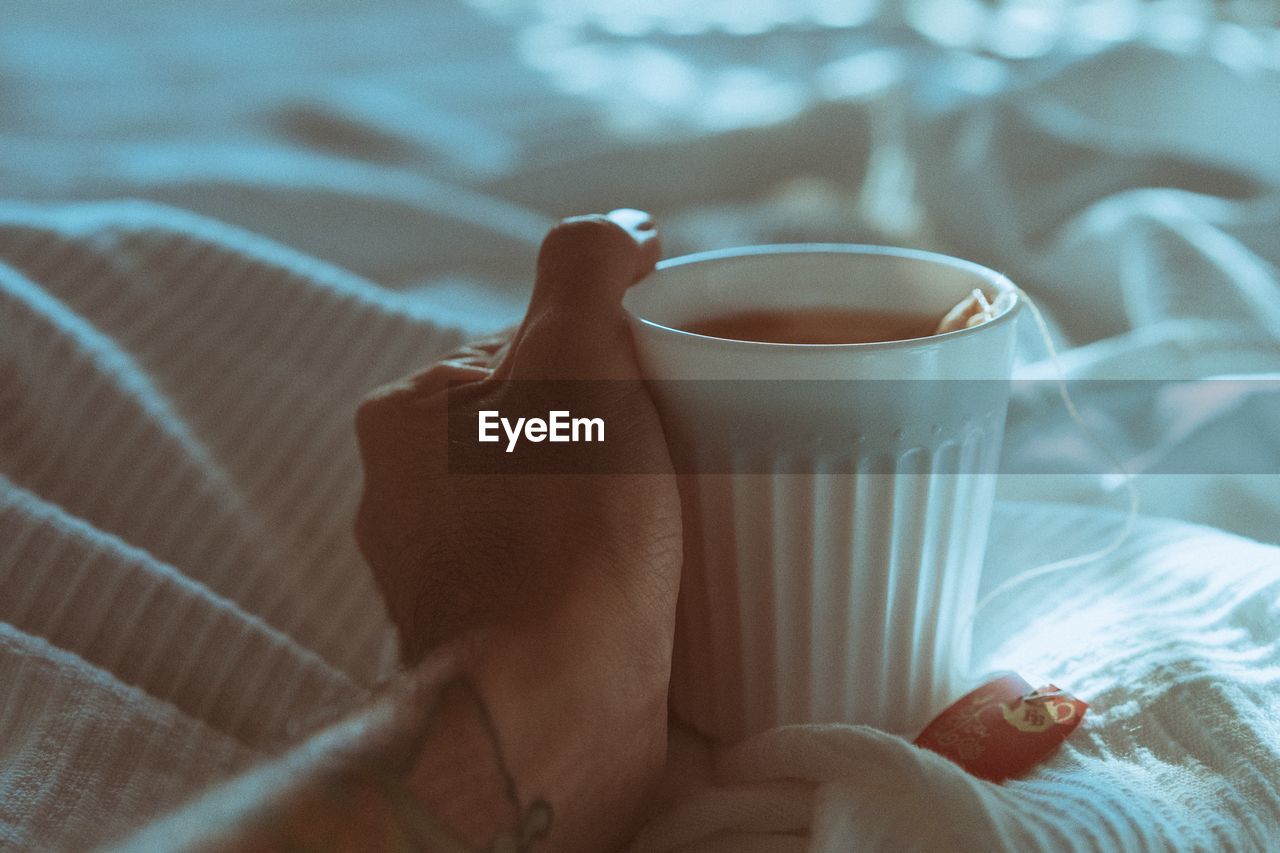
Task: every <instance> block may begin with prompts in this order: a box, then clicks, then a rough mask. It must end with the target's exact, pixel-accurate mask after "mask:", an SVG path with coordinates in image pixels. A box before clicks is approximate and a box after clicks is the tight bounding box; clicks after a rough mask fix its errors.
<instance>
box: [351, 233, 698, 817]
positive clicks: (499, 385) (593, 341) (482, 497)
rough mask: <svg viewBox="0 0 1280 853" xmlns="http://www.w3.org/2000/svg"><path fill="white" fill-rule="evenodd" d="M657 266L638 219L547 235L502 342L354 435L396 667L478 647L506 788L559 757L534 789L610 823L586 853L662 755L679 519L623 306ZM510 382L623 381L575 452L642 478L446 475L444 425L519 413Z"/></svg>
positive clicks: (379, 402)
mask: <svg viewBox="0 0 1280 853" xmlns="http://www.w3.org/2000/svg"><path fill="white" fill-rule="evenodd" d="M657 257H658V241H657V233H656V231H655V229H654V226H653V223H652V222H651V221H650V220H649V218H648V216H647V215H645V214H642V213H640V212H638V211H625V210H623V211H614V212H613V213H612V214H609V215H608V216H607V217H606V216H587V217H575V218H572V219H568V220H565V221H563V222H562V223H560V224H559V225H557V226H556V227H555V228H554V229H553V230H552V231H551V232H550V233H549V234H548V236H547V238H546V239H545V241H544V242H543V245H542V249H541V252H540V254H539V257H538V270H537V280H536V284H535V287H534V293H533V296H532V299H531V301H530V305H529V309H528V314H527V315H526V317H525V319H524V322H523V323H522V324H521V325H520V327H519V328H518V329H517V330H516V331H515V332H514V333H513V334H511V335H502V336H497V337H494V338H491V339H488V340H484V341H479V342H476V343H474V344H471V345H469V346H466V347H464V348H462V349H461V350H459V351H457V352H455V353H453V354H451V355H450V356H448V357H446V358H445V359H444V360H442V361H440V362H439V363H437V364H435V365H433V366H432V367H430V368H428V369H426V370H425V371H423V372H421V373H419V374H417V375H414V376H412V377H409V378H408V379H405V380H403V381H401V382H398V383H395V384H393V385H390V386H387V387H385V388H383V389H380V390H379V391H377V392H375V393H374V394H373V395H372V396H371V397H370V398H369V399H368V400H366V402H365V403H364V404H363V405H362V406H361V407H360V410H359V413H358V415H357V422H356V423H357V433H358V436H359V441H360V448H361V455H362V459H363V462H364V467H365V488H364V497H363V500H362V502H361V506H360V510H359V514H358V517H357V523H356V532H357V540H358V542H359V545H360V549H361V551H362V552H363V554H364V556H365V558H366V560H367V561H368V563H369V565H370V566H371V568H372V569H373V573H374V576H375V578H376V580H377V582H378V585H379V587H380V589H381V591H382V593H383V596H384V598H385V600H386V603H387V607H388V611H389V612H390V614H391V617H392V620H393V622H394V623H395V625H396V627H397V630H398V632H399V636H400V645H401V652H402V656H403V657H404V659H405V661H406V662H410V663H411V662H413V661H415V660H417V659H419V658H420V657H421V656H422V655H423V654H424V653H425V652H427V651H428V650H430V649H432V648H434V647H436V646H438V645H440V644H441V643H445V642H448V641H451V640H454V639H457V638H460V637H465V636H468V635H472V634H476V633H479V634H481V635H482V636H483V637H484V640H483V642H484V643H485V644H486V646H488V647H489V648H488V651H487V653H486V655H485V660H486V665H485V666H486V669H485V672H484V673H483V675H482V679H483V680H487V682H488V684H487V686H488V688H489V689H490V690H491V692H492V693H494V694H496V695H498V696H504V695H505V696H507V697H509V699H510V701H511V703H512V704H514V705H515V706H516V707H517V708H521V711H520V713H516V714H512V715H509V716H508V718H507V719H506V720H505V721H504V720H501V719H500V720H499V721H498V722H499V724H500V726H505V729H506V730H505V731H504V732H503V740H504V746H505V747H506V748H507V749H508V751H509V752H510V753H511V755H510V756H509V758H510V762H511V765H512V768H513V775H514V776H515V778H516V780H517V783H520V782H521V781H522V779H521V765H524V766H525V767H529V768H534V767H538V766H541V765H544V764H545V763H546V761H548V760H549V756H548V751H556V756H554V757H553V761H554V763H555V764H556V769H555V770H554V771H553V772H552V773H551V775H552V776H553V777H555V780H558V781H555V780H553V781H549V782H546V784H549V785H552V786H553V787H554V786H557V785H559V786H562V787H564V788H566V789H569V790H573V789H576V790H578V791H579V794H580V796H579V797H578V799H577V800H576V801H575V802H573V803H566V802H562V803H557V804H556V809H557V813H558V818H557V824H558V825H569V826H576V827H579V828H581V827H582V826H584V825H587V824H590V823H591V817H590V814H588V813H589V812H590V813H591V814H594V815H595V819H596V821H597V822H598V820H599V818H600V815H602V814H603V815H607V816H608V817H607V818H606V821H607V822H614V821H616V825H615V826H607V825H606V826H602V827H598V828H599V829H600V830H601V833H602V834H601V835H600V837H599V839H597V841H603V840H605V839H606V838H607V839H610V840H613V841H616V840H619V838H620V837H621V836H619V835H618V834H617V833H619V832H624V831H625V830H626V829H627V828H628V824H629V823H630V822H631V821H632V820H633V819H634V818H635V816H636V814H637V810H638V808H639V807H640V804H641V794H642V792H643V791H644V789H645V787H646V786H647V784H648V783H649V782H651V781H652V780H653V778H654V777H655V775H656V774H657V772H658V771H659V770H660V768H661V764H662V761H663V757H664V755H665V748H666V720H667V710H666V697H667V682H668V679H669V677H670V666H671V644H672V635H673V632H674V618H675V600H676V592H677V589H678V586H679V571H680V560H681V539H680V505H679V497H678V493H677V489H676V484H675V478H674V476H673V474H672V473H671V467H670V460H669V458H668V455H667V448H666V444H665V440H664V437H663V433H662V428H661V425H660V423H659V421H658V416H657V413H656V411H655V410H654V408H653V404H652V402H651V401H650V399H649V397H648V395H647V394H646V393H645V391H644V389H643V386H642V385H641V384H640V382H639V379H640V376H639V372H638V367H637V364H636V360H635V354H634V350H633V346H632V342H631V336H630V332H629V330H628V327H627V322H626V317H625V315H624V313H623V311H622V307H621V301H622V296H623V294H624V292H625V291H626V288H627V287H628V286H630V285H631V284H633V283H634V282H635V281H637V280H638V279H640V278H642V277H643V276H644V275H646V274H647V273H648V272H649V271H650V270H651V269H652V267H653V264H654V263H655V262H656V260H657ZM508 380H521V382H517V383H514V384H513V383H512V382H509V381H508ZM523 380H620V381H616V382H609V383H607V384H605V383H601V385H600V386H599V387H605V388H607V389H609V390H608V391H607V392H606V393H603V394H596V395H593V396H592V397H591V401H590V403H591V405H592V406H594V407H595V410H593V411H591V412H590V414H591V416H593V417H602V418H603V419H604V421H605V423H606V424H607V425H608V428H609V430H610V432H609V434H608V441H607V442H606V443H605V444H603V445H594V446H584V450H583V452H584V453H586V452H590V453H597V454H604V455H606V456H608V457H609V458H610V461H612V462H615V463H621V464H616V465H614V466H613V467H614V468H615V470H628V471H646V472H657V473H642V474H590V473H587V474H571V473H558V472H557V473H520V470H521V463H522V459H521V454H522V453H526V452H532V451H531V450H529V449H528V446H527V445H526V446H525V447H524V448H521V447H517V448H516V450H515V451H514V452H513V453H512V454H511V457H512V458H511V461H510V464H511V469H510V470H511V473H498V474H489V473H486V474H463V473H458V472H457V471H455V472H453V473H450V471H449V467H450V466H449V459H448V455H449V453H455V454H457V453H466V452H467V451H468V450H469V449H470V447H469V446H467V445H458V444H455V445H453V446H452V447H450V446H449V444H448V440H449V437H448V421H449V416H450V413H451V412H452V413H453V414H454V415H455V416H456V415H457V414H458V413H460V412H462V413H466V412H475V411H479V410H484V409H488V410H497V411H499V412H501V411H503V410H504V409H508V408H518V407H519V406H521V405H522V404H523V403H524V402H525V401H522V400H520V399H516V398H518V397H520V396H521V395H522V394H523V391H522V387H528V386H529V385H531V384H532V383H526V382H523ZM540 447H543V446H542V445H535V448H540ZM585 448H590V449H589V450H588V449H585ZM456 461H457V460H456V458H455V462H456ZM498 701H499V703H501V701H502V700H498ZM530 772H534V771H530ZM570 777H575V779H570ZM576 777H582V778H576ZM575 810H577V811H580V812H582V814H581V815H579V816H578V818H579V819H578V820H575V815H574V814H573V812H574V811H575ZM578 831H581V830H580V829H579V830H576V831H575V834H576V832H578ZM578 838H585V836H577V837H575V840H578ZM561 840H562V841H563V840H564V839H563V838H562V839H561Z"/></svg>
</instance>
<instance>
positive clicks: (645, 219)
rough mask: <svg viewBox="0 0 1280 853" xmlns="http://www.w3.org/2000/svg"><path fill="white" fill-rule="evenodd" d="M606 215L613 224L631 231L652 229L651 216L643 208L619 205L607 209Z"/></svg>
mask: <svg viewBox="0 0 1280 853" xmlns="http://www.w3.org/2000/svg"><path fill="white" fill-rule="evenodd" d="M606 216H607V217H608V218H609V219H610V220H611V221H612V222H614V223H615V224H617V225H620V226H622V227H623V228H625V229H626V230H627V231H630V232H633V233H635V232H647V231H652V230H653V228H654V224H653V217H652V216H650V215H649V214H648V213H646V212H644V211H643V210H635V209H633V208H630V207H620V208H618V209H617V210H611V211H609V213H607V214H606Z"/></svg>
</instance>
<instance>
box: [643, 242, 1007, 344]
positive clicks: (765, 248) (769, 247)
mask: <svg viewBox="0 0 1280 853" xmlns="http://www.w3.org/2000/svg"><path fill="white" fill-rule="evenodd" d="M824 254H826V255H882V256H883V255H888V256H892V257H898V258H906V259H909V260H915V261H924V262H926V263H935V264H941V265H943V266H949V267H952V268H955V269H960V270H964V271H965V272H969V273H973V274H974V275H977V276H978V277H979V278H982V279H983V280H984V281H986V282H987V283H989V284H990V285H992V286H993V287H994V288H995V289H996V290H998V291H1000V294H1001V296H1008V297H1009V301H1008V302H1007V307H1005V309H1004V310H1003V311H1001V312H1000V313H999V314H997V315H996V316H995V317H993V318H991V319H990V320H988V321H987V322H985V323H980V324H978V325H977V326H972V327H969V328H965V329H956V330H954V331H950V332H943V333H942V334H934V335H926V336H925V337H921V338H904V339H902V340H894V341H865V342H861V343H854V342H851V343H840V344H805V343H782V342H776V341H744V340H741V339H739V338H721V337H716V336H715V335H703V334H700V333H698V332H691V331H689V330H687V329H680V328H676V327H675V326H668V325H666V324H665V323H659V322H658V321H656V320H650V319H649V318H647V317H642V316H640V315H639V314H637V313H636V312H635V311H632V310H631V309H630V308H627V307H626V303H625V301H624V303H623V308H624V310H626V312H627V313H628V314H629V315H630V316H631V317H632V318H633V319H635V321H636V322H638V323H640V324H642V325H643V326H647V327H649V328H652V329H656V330H658V331H660V332H668V333H671V334H675V335H682V336H687V337H690V338H695V339H699V340H704V341H716V342H717V343H719V344H739V345H742V346H744V347H775V348H782V349H802V350H806V351H812V350H815V349H820V350H847V349H857V350H868V349H900V348H907V347H912V346H919V345H920V344H921V343H924V342H929V343H932V342H935V341H945V340H952V339H954V338H956V337H959V336H964V335H973V334H980V333H981V332H982V330H984V329H989V328H994V327H995V326H997V325H1000V324H1003V323H1005V322H1009V321H1010V320H1011V319H1012V318H1013V317H1014V316H1015V315H1016V314H1017V313H1018V311H1019V310H1020V309H1021V308H1022V299H1021V291H1019V290H1018V287H1017V285H1015V284H1014V283H1013V282H1012V281H1010V280H1009V278H1008V277H1007V276H1005V275H1004V274H1003V273H1000V272H997V271H995V270H993V269H991V268H990V267H985V266H983V265H982V264H979V263H976V262H974V261H968V260H965V259H964V258H957V257H955V256H953V255H944V254H942V253H941V252H930V251H928V250H926V249H909V248H904V247H899V246H880V245H874V244H870V243H764V244H758V245H752V246H734V247H730V248H725V249H711V250H708V251H704V252H694V253H692V254H688V255H679V256H677V257H674V258H664V259H663V260H661V261H658V263H657V264H656V265H655V266H654V269H653V271H654V272H661V271H663V270H668V269H673V268H676V267H683V266H690V265H693V264H704V263H714V262H716V261H723V260H730V259H735V258H743V257H751V256H753V255H824ZM649 275H652V273H650V274H649ZM648 277H649V276H648V275H646V276H645V277H644V279H641V280H640V281H637V282H636V283H635V284H633V285H632V287H637V286H639V285H641V284H643V283H644V280H645V279H647V278H648Z"/></svg>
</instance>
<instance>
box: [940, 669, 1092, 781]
mask: <svg viewBox="0 0 1280 853" xmlns="http://www.w3.org/2000/svg"><path fill="white" fill-rule="evenodd" d="M1088 707H1089V706H1088V705H1087V704H1086V703H1084V702H1082V701H1081V700H1079V699H1077V698H1075V697H1074V696H1072V695H1070V694H1068V693H1066V692H1065V691H1063V690H1060V689H1059V688H1057V687H1055V686H1054V685H1052V684H1048V685H1045V686H1043V687H1039V688H1034V689H1033V688H1032V686H1031V684H1030V683H1029V682H1027V681H1026V680H1025V679H1023V678H1022V677H1021V676H1020V675H1017V674H1016V673H1008V674H1006V675H1002V676H1000V677H998V678H996V679H993V680H992V681H988V682H987V683H986V684H983V685H982V686H981V687H979V688H977V689H976V690H972V691H970V692H969V693H967V694H965V695H964V696H962V697H961V698H960V699H959V700H958V701H956V702H955V703H953V704H952V705H951V706H950V707H948V708H947V709H946V710H945V711H943V712H942V713H941V714H939V715H938V716H937V717H936V718H934V720H933V722H931V723H929V725H927V726H925V728H924V731H922V732H921V733H920V736H919V737H917V738H916V740H915V744H916V746H920V747H923V748H925V749H929V750H932V751H933V752H936V753H938V754H939V755H943V756H945V757H947V758H949V759H951V760H952V761H954V762H955V763H956V764H959V765H960V766H961V767H963V768H964V769H965V770H968V771H969V772H970V773H972V774H973V775H974V776H977V777H978V778H980V779H986V780H988V781H991V782H1003V781H1004V780H1006V779H1012V778H1016V777H1018V776H1022V775H1024V774H1025V773H1027V772H1028V771H1029V770H1031V768H1033V767H1035V766H1036V765H1037V764H1039V763H1040V762H1041V761H1044V760H1045V759H1046V758H1048V757H1049V755H1051V754H1052V753H1053V751H1054V750H1056V749H1057V748H1058V747H1059V746H1060V745H1061V744H1062V742H1063V741H1064V740H1066V739H1067V736H1068V735H1070V734H1071V732H1073V731H1075V728H1076V726H1078V725H1080V720H1081V719H1082V718H1083V717H1084V714H1085V711H1086V710H1087V709H1088Z"/></svg>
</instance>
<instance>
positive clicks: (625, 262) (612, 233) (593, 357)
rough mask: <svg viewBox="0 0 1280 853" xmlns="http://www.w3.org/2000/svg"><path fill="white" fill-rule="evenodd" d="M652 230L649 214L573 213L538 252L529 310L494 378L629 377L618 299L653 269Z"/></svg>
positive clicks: (631, 359)
mask: <svg viewBox="0 0 1280 853" xmlns="http://www.w3.org/2000/svg"><path fill="white" fill-rule="evenodd" d="M659 251H660V249H659V244H658V232H657V228H656V227H655V225H654V222H653V219H652V218H651V217H650V216H649V214H647V213H645V212H643V211H639V210H629V209H622V210H615V211H613V212H612V213H609V214H608V215H600V214H593V215H590V216H574V217H570V218H569V219H565V220H562V221H561V222H560V223H559V224H558V225H556V226H555V227H554V228H552V229H551V231H550V232H549V233H548V234H547V236H546V239H544V240H543V241H542V248H541V250H540V251H539V253H538V272H537V279H536V281H535V283H534V287H533V296H532V297H531V299H530V300H529V310H528V312H527V313H526V315H525V318H524V322H523V323H522V324H521V325H520V328H519V329H518V330H517V332H516V334H515V336H514V338H513V340H512V342H511V346H510V348H509V349H508V350H507V353H506V356H505V357H504V358H503V360H502V363H501V364H499V365H498V366H497V368H496V370H495V376H496V377H498V378H505V379H634V378H638V375H639V371H638V368H637V367H636V363H635V354H634V350H633V348H632V343H631V335H630V331H629V329H628V326H627V319H626V314H625V312H624V311H623V309H622V297H623V295H624V294H625V293H626V291H627V288H628V287H630V286H631V285H632V284H634V283H635V282H637V281H639V280H640V279H642V278H644V277H645V276H646V275H648V274H649V272H650V271H651V270H652V269H653V266H654V264H655V263H656V262H657V260H658V253H659Z"/></svg>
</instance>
